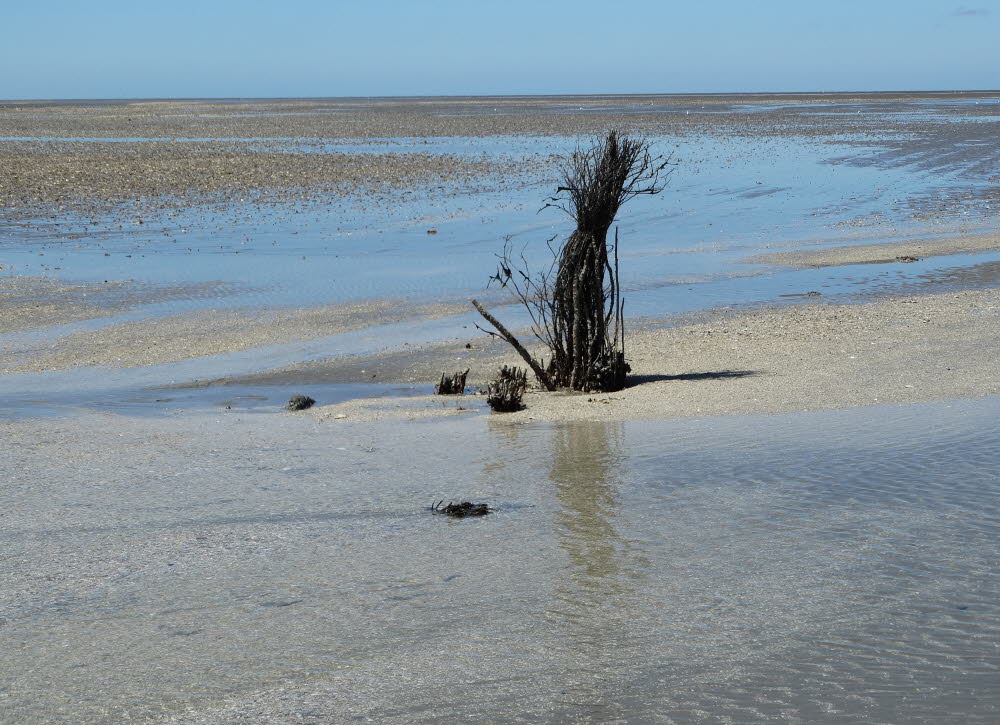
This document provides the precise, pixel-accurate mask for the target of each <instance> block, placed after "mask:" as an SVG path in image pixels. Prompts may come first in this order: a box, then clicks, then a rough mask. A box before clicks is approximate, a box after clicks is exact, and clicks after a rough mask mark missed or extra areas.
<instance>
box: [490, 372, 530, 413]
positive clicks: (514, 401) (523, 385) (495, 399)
mask: <svg viewBox="0 0 1000 725" xmlns="http://www.w3.org/2000/svg"><path fill="white" fill-rule="evenodd" d="M527 388H528V371H527V370H525V369H524V368H518V367H507V366H506V365H504V366H503V367H502V368H500V370H499V371H497V376H496V378H494V379H493V380H492V381H490V383H489V385H487V386H486V394H487V397H486V403H487V404H488V405H489V406H490V409H491V410H493V411H494V412H495V413H515V412H517V411H519V410H521V409H522V408H524V403H523V402H522V399H523V398H524V391H525V390H526V389H527Z"/></svg>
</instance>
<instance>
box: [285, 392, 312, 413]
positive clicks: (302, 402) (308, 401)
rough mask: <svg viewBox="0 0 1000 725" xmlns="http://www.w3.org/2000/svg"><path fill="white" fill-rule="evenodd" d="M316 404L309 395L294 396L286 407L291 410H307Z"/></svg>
mask: <svg viewBox="0 0 1000 725" xmlns="http://www.w3.org/2000/svg"><path fill="white" fill-rule="evenodd" d="M315 403H316V401H315V400H313V399H312V398H310V397H309V396H308V395H293V396H292V397H291V398H290V399H289V401H288V405H286V406H285V407H286V408H288V409H289V410H305V409H306V408H311V407H312V406H313V405H314V404H315Z"/></svg>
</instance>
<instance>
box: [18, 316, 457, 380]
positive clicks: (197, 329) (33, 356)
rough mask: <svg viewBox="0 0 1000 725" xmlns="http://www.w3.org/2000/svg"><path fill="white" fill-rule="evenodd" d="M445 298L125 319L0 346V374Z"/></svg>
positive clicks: (310, 328)
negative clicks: (5, 348)
mask: <svg viewBox="0 0 1000 725" xmlns="http://www.w3.org/2000/svg"><path fill="white" fill-rule="evenodd" d="M456 311H457V309H456V308H455V307H454V306H449V305H442V304H437V305H419V306H413V305H407V304H405V303H403V302H401V301H399V300H379V301H374V302H361V303H353V304H342V305H326V306H322V307H311V308H302V309H280V310H256V309H254V310H246V309H234V310H206V311H202V312H193V313H187V314H179V315H170V316H167V317H156V318H150V319H144V320H139V321H136V322H125V323H121V324H116V325H110V326H107V327H102V328H99V329H96V330H88V331H86V332H78V333H74V334H71V335H66V336H64V337H60V338H57V339H56V340H53V341H44V342H40V343H37V344H34V345H31V346H28V347H24V346H20V347H18V349H16V350H11V351H7V352H0V374H2V373H20V372H41V371H45V370H65V369H68V368H74V367H79V366H84V365H96V366H104V367H111V368H126V367H136V366H140V365H158V364H162V363H169V362H177V361H179V360H187V359H190V358H195V357H203V356H206V355H217V354H220V353H227V352H236V351H240V350H249V349H252V348H257V347H263V346H266V345H273V344H278V343H286V342H297V341H302V340H313V339H317V338H321V337H329V336H331V335H338V334H340V333H343V332H349V331H351V330H358V329H362V328H365V327H370V326H372V325H381V324H387V323H390V322H399V321H400V320H403V319H412V318H415V317H423V318H435V317H445V316H447V315H450V314H454V313H455V312H456Z"/></svg>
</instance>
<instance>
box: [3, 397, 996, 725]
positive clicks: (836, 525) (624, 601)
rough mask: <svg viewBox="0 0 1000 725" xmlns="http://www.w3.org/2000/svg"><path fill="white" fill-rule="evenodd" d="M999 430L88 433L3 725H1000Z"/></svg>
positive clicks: (991, 419) (23, 515) (19, 650)
mask: <svg viewBox="0 0 1000 725" xmlns="http://www.w3.org/2000/svg"><path fill="white" fill-rule="evenodd" d="M998 413H1000V399H995V398H994V399H984V400H980V401H963V402H960V403H954V404H929V405H911V406H897V407H884V408H868V409H860V410H851V411H829V412H823V413H810V414H797V415H785V416H770V417H763V416H762V417H734V418H719V419H702V420H687V421H673V422H662V421H661V422H632V423H618V424H606V423H577V424H571V425H542V424H535V425H530V424H529V425H524V426H508V425H504V424H496V422H495V421H493V420H492V419H490V418H489V417H488V416H485V417H482V418H474V419H471V420H465V421H455V420H446V421H441V422H432V423H427V424H417V425H414V424H409V425H395V424H383V425H381V426H378V427H368V426H365V425H362V424H358V425H354V426H349V427H341V428H336V429H333V428H330V426H331V425H332V426H335V425H337V424H336V423H331V424H328V425H322V426H316V425H315V424H313V423H311V422H308V421H302V420H301V419H296V418H295V417H294V416H240V417H239V418H235V417H228V418H225V419H223V418H219V417H218V416H217V415H215V414H203V415H195V416H193V417H190V416H189V417H185V418H184V419H183V420H181V419H176V420H171V419H170V418H169V417H168V418H164V419H160V420H155V421H153V420H133V422H132V423H130V424H129V425H128V426H127V427H119V426H120V424H116V423H114V422H113V421H112V422H109V423H104V422H101V420H96V421H94V422H92V423H91V430H90V431H86V432H81V431H80V429H79V428H77V430H76V432H75V433H73V434H71V435H67V436H66V440H65V441H64V443H63V445H64V451H65V459H59V458H53V459H52V460H51V462H50V463H49V464H48V470H47V473H46V476H45V478H44V479H43V480H40V481H38V482H37V483H35V484H34V485H33V486H31V487H25V488H23V489H19V494H18V495H17V496H16V497H15V499H14V503H15V509H14V510H13V511H12V512H13V513H16V518H15V519H13V520H12V521H11V522H10V525H9V526H8V527H7V528H6V530H5V531H4V533H3V534H2V538H3V547H4V551H5V561H6V562H7V563H5V565H4V566H5V567H14V568H13V569H10V570H9V571H10V572H11V578H10V582H11V584H10V586H11V591H17V592H18V593H19V596H18V597H17V598H16V599H15V600H13V601H12V602H10V603H9V604H8V606H7V607H6V611H5V613H4V620H3V634H4V638H5V641H6V642H7V646H5V648H4V649H3V651H2V653H0V672H2V676H0V683H2V684H0V688H2V689H0V692H2V696H3V697H2V700H0V720H2V721H3V722H10V723H15V722H17V723H42V722H45V723H52V722H88V723H104V722H108V723H111V722H121V721H122V718H123V713H128V715H129V717H134V718H136V719H138V720H139V721H144V720H146V719H152V720H156V719H158V718H164V717H167V716H168V715H169V714H170V713H174V714H177V713H181V712H183V711H184V710H186V709H187V708H195V709H201V708H208V709H212V708H215V707H218V706H219V705H220V703H222V702H224V701H226V700H227V699H229V700H232V701H234V702H236V703H242V704H239V705H237V706H235V707H236V709H235V710H230V711H226V712H228V715H227V714H223V715H219V716H218V718H217V719H214V720H213V719H209V720H207V721H208V722H219V723H221V722H236V721H240V722H242V720H238V719H237V718H236V716H235V713H237V712H240V708H243V709H244V710H247V709H250V710H253V711H258V710H256V709H255V708H264V709H263V710H259V711H260V712H271V713H282V717H281V718H279V719H278V720H266V719H265V720H264V721H282V722H284V721H289V722H292V721H296V720H303V719H304V721H305V722H341V721H348V719H349V718H354V719H358V720H362V721H370V722H400V723H403V722H407V723H409V722H427V723H432V722H566V721H574V722H595V723H596V722H601V723H605V722H678V723H687V722H720V723H721V722H761V721H776V722H796V723H803V722H808V723H820V722H823V723H826V722H829V723H835V722H844V723H848V722H885V723H993V722H996V721H997V719H998V717H1000V688H997V682H998V681H1000V651H998V642H1000V639H998V635H1000V579H998V577H997V574H998V565H997V556H996V554H997V550H998V545H1000V508H998V501H1000V499H998V494H1000V490H998V479H997V476H996V470H997V465H998V461H997V451H998V450H1000V445H998V444H1000V440H998V435H997V428H996V425H995V421H996V419H997V414H998ZM108 420H109V421H111V420H112V419H108ZM224 421H225V422H224ZM182 423H183V425H182ZM108 439H116V440H117V441H118V443H119V445H118V446H117V447H114V448H107V449H103V450H102V453H101V455H100V457H99V458H100V460H99V461H98V460H94V458H93V457H91V456H88V455H87V454H86V452H85V451H86V450H87V448H88V447H91V446H100V445H101V444H102V442H103V441H105V440H108ZM133 440H136V441H139V440H141V441H143V445H142V447H141V448H137V449H132V448H131V446H132V443H131V441H133ZM178 446H179V447H178ZM139 451H141V453H140V452H139ZM30 460H31V458H30V454H29V453H28V452H27V451H26V450H25V448H24V445H21V446H15V447H13V449H12V453H11V455H8V456H5V457H4V459H3V460H2V462H0V468H3V467H9V468H11V469H21V470H23V468H24V466H25V464H26V463H27V462H28V461H30ZM3 473H5V474H8V475H13V470H6V471H3ZM439 498H445V499H451V498H454V499H461V498H471V499H473V500H483V501H488V502H490V503H491V504H493V505H495V506H496V507H497V512H496V514H495V515H492V516H489V517H487V518H485V519H482V520H467V521H451V520H447V519H445V518H443V517H438V516H434V515H432V514H430V513H429V512H428V511H427V510H426V508H425V507H426V506H427V505H428V504H429V503H430V502H431V501H432V500H437V499H439ZM28 652H30V653H31V656H30V657H27V659H26V653H28ZM26 665H28V666H26ZM278 688H284V689H282V690H281V691H280V692H279V691H278ZM267 708H272V709H270V710H268V709H267ZM296 713H297V715H296ZM275 717H277V715H275ZM183 721H184V722H187V721H186V720H183ZM194 721H195V720H194V719H192V720H191V722H194ZM197 722H202V720H197Z"/></svg>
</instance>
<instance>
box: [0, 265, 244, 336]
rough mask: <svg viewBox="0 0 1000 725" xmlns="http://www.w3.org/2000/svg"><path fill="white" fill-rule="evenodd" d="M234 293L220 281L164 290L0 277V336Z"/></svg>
mask: <svg viewBox="0 0 1000 725" xmlns="http://www.w3.org/2000/svg"><path fill="white" fill-rule="evenodd" d="M238 289H239V287H237V286H236V285H231V284H227V283H222V282H219V283H214V284H196V285H183V286H175V287H164V286H153V285H144V284H137V283H135V282H133V281H129V280H106V281H105V282H103V283H101V284H86V283H72V282H65V281H62V280H59V279H54V278H50V277H24V276H13V275H12V276H8V277H4V278H0V334H8V333H14V332H23V331H26V330H38V329H42V328H46V327H53V326H56V325H65V324H67V323H70V322H78V321H81V320H93V319H97V318H102V317H111V316H113V315H117V314H121V313H123V312H126V311H128V310H131V309H134V308H136V307H140V306H143V305H149V304H155V303H159V302H164V301H170V300H173V299H197V298H199V297H219V296H224V295H226V294H231V293H233V292H234V291H237V290H238Z"/></svg>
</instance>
